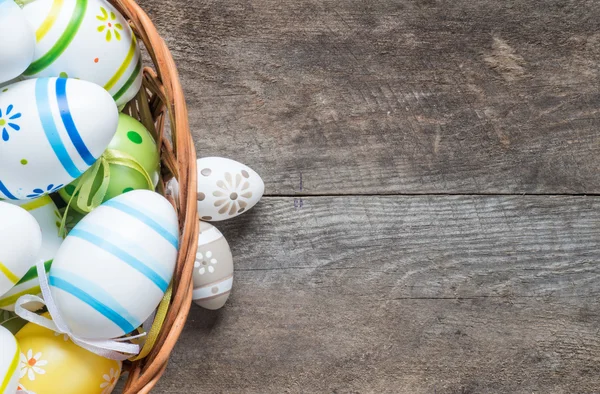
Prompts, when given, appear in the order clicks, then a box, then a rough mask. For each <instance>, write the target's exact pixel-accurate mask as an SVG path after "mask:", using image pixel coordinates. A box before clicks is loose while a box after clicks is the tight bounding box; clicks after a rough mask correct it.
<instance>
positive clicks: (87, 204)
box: [59, 149, 154, 236]
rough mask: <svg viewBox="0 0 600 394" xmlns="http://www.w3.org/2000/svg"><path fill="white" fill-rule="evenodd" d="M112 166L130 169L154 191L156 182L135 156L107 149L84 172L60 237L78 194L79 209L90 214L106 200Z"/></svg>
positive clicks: (67, 209) (62, 226)
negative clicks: (97, 180) (140, 176)
mask: <svg viewBox="0 0 600 394" xmlns="http://www.w3.org/2000/svg"><path fill="white" fill-rule="evenodd" d="M111 164H115V165H118V166H124V167H128V168H131V169H132V170H134V171H136V172H138V173H139V174H141V175H142V176H143V177H144V180H145V181H146V183H147V185H148V189H149V190H154V182H152V178H150V175H149V174H148V171H146V169H145V168H144V167H143V166H142V165H141V164H140V163H139V162H138V161H137V160H136V159H135V158H134V157H133V156H131V155H129V154H127V153H125V152H122V151H119V150H115V149H107V150H106V151H104V153H103V154H102V156H100V158H99V159H98V160H96V162H95V163H94V164H93V165H92V166H91V167H90V168H89V169H88V170H87V171H86V172H84V173H83V175H82V176H81V177H79V178H78V183H77V187H75V190H74V191H73V194H72V195H71V198H70V199H69V202H68V203H67V207H66V208H65V213H64V216H63V219H62V221H61V224H60V229H59V235H60V236H63V235H64V231H65V225H66V220H67V213H68V212H69V208H70V207H71V203H72V202H73V198H74V197H75V196H76V195H77V193H79V195H77V207H78V208H79V209H81V210H82V211H84V212H87V213H89V212H91V211H93V210H94V209H96V208H98V207H99V206H100V205H101V204H102V202H104V198H105V197H106V193H107V191H108V185H109V183H110V165H111ZM100 171H102V178H101V181H100V186H99V187H98V190H96V191H95V192H93V189H94V184H95V183H96V178H97V177H98V174H99V173H100Z"/></svg>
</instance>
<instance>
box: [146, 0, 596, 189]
mask: <svg viewBox="0 0 600 394" xmlns="http://www.w3.org/2000/svg"><path fill="white" fill-rule="evenodd" d="M141 4H142V5H143V7H144V8H145V9H146V10H147V11H148V12H149V14H150V15H151V17H152V18H153V20H154V21H155V23H156V24H157V26H158V28H159V31H161V33H162V34H163V36H164V38H165V40H166V42H167V44H168V45H169V47H170V48H171V49H172V51H173V54H174V56H175V59H176V61H177V63H178V68H179V70H180V72H181V75H182V79H183V81H184V85H185V91H186V96H187V100H188V103H189V107H190V109H191V111H190V121H191V125H192V129H193V130H194V133H195V136H196V141H197V149H198V153H199V155H201V156H209V155H219V156H227V157H232V158H237V159H239V160H241V161H242V162H245V163H246V164H249V165H250V166H252V167H254V168H255V169H256V170H257V171H258V172H259V173H261V174H263V175H264V178H265V181H266V184H267V193H268V194H269V195H293V194H310V195H323V194H381V193H385V194H398V193H407V194H413V193H417V194H418V193H451V194H470V193H492V194H497V193H509V194H512V193H515V194H520V193H528V194H537V193H547V194H554V193H566V194H570V193H578V194H592V193H596V194H597V193H600V177H598V175H597V174H598V171H599V169H600V134H599V133H598V129H599V128H600V122H599V117H598V102H599V100H600V93H599V91H598V82H600V66H599V64H600V28H599V25H598V23H597V21H598V20H599V19H600V7H598V4H597V1H594V0H588V1H581V0H549V1H546V0H544V1H542V0H535V1H531V0H519V1H516V0H507V1H490V0H485V1H472V0H392V1H390V0H370V1H362V0H301V1H297V0H293V1H292V0H254V1H248V0H230V1H226V2H224V1H220V0H201V1H184V0H141Z"/></svg>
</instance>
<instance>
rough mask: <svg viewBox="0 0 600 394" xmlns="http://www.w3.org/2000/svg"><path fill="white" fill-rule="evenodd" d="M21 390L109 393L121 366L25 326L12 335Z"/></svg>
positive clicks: (53, 393) (33, 326)
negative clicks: (17, 354)
mask: <svg viewBox="0 0 600 394" xmlns="http://www.w3.org/2000/svg"><path fill="white" fill-rule="evenodd" d="M15 337H16V338H17V342H18V343H19V346H20V349H21V354H20V359H19V361H20V362H19V376H20V380H19V385H20V388H21V390H23V391H26V392H29V393H37V394H82V393H85V394H109V393H111V392H112V391H113V389H114V387H115V385H116V384H117V380H118V379H119V375H120V374H121V367H122V364H121V362H120V361H114V360H109V359H106V358H104V357H100V356H98V355H96V354H94V353H91V352H89V351H87V350H85V349H83V348H81V347H79V346H77V345H75V344H74V343H73V342H72V341H71V340H70V339H69V338H68V337H67V336H66V335H63V334H57V333H55V332H53V331H51V330H48V329H46V328H43V327H40V326H38V325H36V324H33V323H28V324H27V325H26V326H25V327H23V328H22V329H21V331H19V332H18V333H17V335H15Z"/></svg>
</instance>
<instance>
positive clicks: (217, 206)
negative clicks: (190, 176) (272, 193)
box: [197, 157, 265, 221]
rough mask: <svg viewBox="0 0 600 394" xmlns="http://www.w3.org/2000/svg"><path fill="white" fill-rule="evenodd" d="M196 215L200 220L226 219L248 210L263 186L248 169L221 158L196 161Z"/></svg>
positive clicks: (258, 177) (258, 196)
mask: <svg viewBox="0 0 600 394" xmlns="http://www.w3.org/2000/svg"><path fill="white" fill-rule="evenodd" d="M197 168H198V194H197V199H198V213H199V215H200V218H201V219H202V220H206V221H220V220H226V219H230V218H233V217H236V216H237V215H239V214H241V213H242V212H246V211H248V210H249V209H250V208H252V207H253V206H254V205H256V203H257V202H258V201H259V200H260V199H261V197H262V195H263V193H264V191H265V184H264V182H263V180H262V179H261V177H260V176H259V175H258V174H257V173H256V171H254V170H253V169H251V168H250V167H248V166H246V165H244V164H242V163H238V162H237V161H235V160H231V159H226V158H223V157H203V158H201V159H198V161H197Z"/></svg>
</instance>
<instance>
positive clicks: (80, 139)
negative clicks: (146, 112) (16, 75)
mask: <svg viewBox="0 0 600 394" xmlns="http://www.w3.org/2000/svg"><path fill="white" fill-rule="evenodd" d="M118 116H119V112H118V109H117V106H116V104H115V102H114V101H113V99H112V97H111V96H110V94H108V93H107V92H106V91H105V90H104V89H102V88H101V87H99V86H97V85H95V84H93V83H91V82H86V81H79V80H76V79H68V78H39V79H32V80H27V81H22V82H17V83H15V84H12V85H9V86H7V87H5V88H4V89H3V90H2V92H1V93H0V198H4V199H8V200H27V199H34V198H38V197H41V196H43V195H45V194H49V193H52V192H55V191H57V190H59V189H60V188H62V187H63V186H64V185H67V184H68V183H70V182H72V181H73V180H74V179H76V178H78V177H79V176H81V175H82V174H83V173H84V172H85V171H86V170H87V169H88V168H89V167H90V166H91V165H93V164H94V163H95V162H96V160H97V159H98V158H99V157H100V155H102V153H103V152H104V150H105V149H106V147H107V146H108V144H109V143H110V141H111V139H112V137H113V136H114V134H115V133H116V131H117V124H118Z"/></svg>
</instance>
